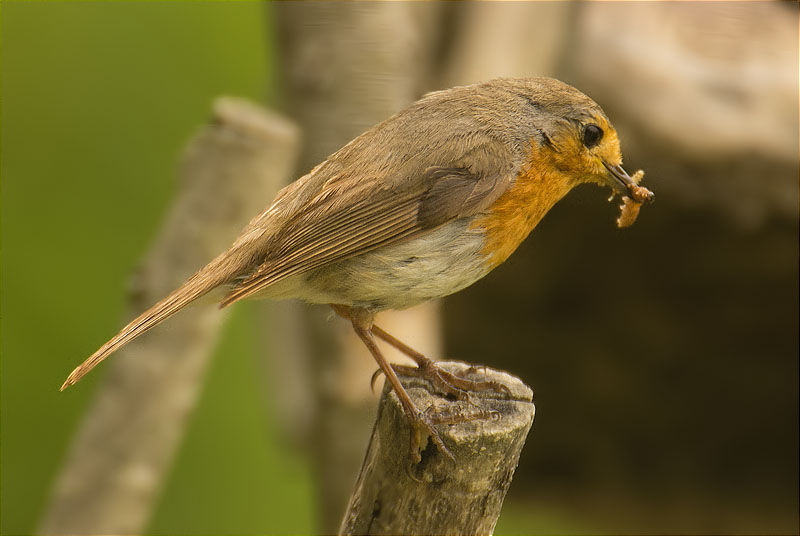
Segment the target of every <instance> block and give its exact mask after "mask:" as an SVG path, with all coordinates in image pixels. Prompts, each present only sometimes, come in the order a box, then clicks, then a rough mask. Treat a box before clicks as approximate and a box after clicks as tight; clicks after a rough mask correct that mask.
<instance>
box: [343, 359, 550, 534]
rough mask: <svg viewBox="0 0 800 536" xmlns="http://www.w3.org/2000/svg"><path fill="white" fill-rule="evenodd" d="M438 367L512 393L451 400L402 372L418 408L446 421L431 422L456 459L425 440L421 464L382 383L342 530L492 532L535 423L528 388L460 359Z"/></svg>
mask: <svg viewBox="0 0 800 536" xmlns="http://www.w3.org/2000/svg"><path fill="white" fill-rule="evenodd" d="M440 365H442V366H443V367H444V368H445V369H446V370H448V371H450V372H452V373H454V374H457V375H459V376H461V377H466V378H469V379H473V380H478V381H494V382H498V383H501V384H502V385H505V386H506V387H507V388H508V389H509V391H510V395H509V394H506V393H502V392H495V391H485V392H473V393H470V400H452V399H449V398H447V397H445V396H444V395H442V394H439V393H437V392H436V391H435V390H434V389H433V388H432V386H431V384H430V383H429V382H428V381H427V380H423V379H420V378H413V377H406V376H400V380H401V381H402V382H403V385H404V386H405V387H406V390H407V391H408V394H409V395H410V396H411V398H412V400H413V401H414V403H415V404H417V407H418V408H419V409H420V411H423V412H426V413H427V414H429V415H431V416H433V415H436V416H437V417H438V420H440V421H444V422H442V424H437V425H435V426H434V427H435V428H436V430H437V431H438V432H439V435H440V436H441V438H442V440H443V441H444V443H445V445H446V446H447V448H448V449H449V450H450V452H451V453H452V454H453V456H454V457H455V463H454V462H453V461H452V460H450V459H449V458H448V457H447V456H445V455H444V454H442V453H441V452H440V451H439V450H438V449H437V448H436V447H435V446H434V445H433V444H432V443H431V442H429V443H428V445H427V446H426V447H425V449H424V451H423V452H422V461H421V462H420V463H419V464H417V465H413V466H412V465H411V459H410V457H409V445H410V437H411V436H410V427H409V424H408V420H407V419H406V416H405V414H404V413H403V410H402V407H401V406H400V402H399V400H398V399H397V396H396V395H395V393H394V391H392V390H390V389H388V388H384V392H383V397H382V398H381V401H380V406H379V409H378V417H377V420H376V422H375V427H374V429H373V432H372V439H371V440H370V444H369V447H368V449H367V454H366V457H365V459H364V463H363V465H362V467H361V473H360V474H359V476H358V481H357V482H356V487H355V491H354V492H353V494H352V496H351V498H350V503H349V505H348V508H347V512H346V513H345V516H344V520H343V521H342V525H341V529H340V534H491V533H492V531H493V530H494V526H495V524H496V523H497V518H498V517H499V515H500V508H501V506H502V504H503V499H504V498H505V495H506V491H508V487H509V485H510V484H511V479H512V476H513V475H514V470H515V469H516V467H517V462H518V460H519V455H520V452H521V451H522V447H523V445H524V444H525V439H526V437H527V435H528V431H529V430H530V427H531V425H532V424H533V416H534V411H535V410H534V405H533V392H532V391H531V390H530V388H529V387H527V386H526V385H525V384H523V383H522V382H521V381H520V380H519V378H516V377H514V376H511V375H509V374H507V373H505V372H500V371H497V370H492V369H488V368H486V369H484V368H483V367H471V366H470V365H468V364H466V363H460V362H446V363H440ZM463 417H466V420H465V419H463ZM434 419H435V418H434ZM448 421H449V423H448ZM460 421H463V422H460Z"/></svg>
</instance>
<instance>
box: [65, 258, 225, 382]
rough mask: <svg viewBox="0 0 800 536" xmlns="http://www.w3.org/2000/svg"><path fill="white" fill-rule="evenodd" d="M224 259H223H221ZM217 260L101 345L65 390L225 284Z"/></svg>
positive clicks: (77, 371) (74, 372)
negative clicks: (160, 324)
mask: <svg viewBox="0 0 800 536" xmlns="http://www.w3.org/2000/svg"><path fill="white" fill-rule="evenodd" d="M217 260H220V259H217ZM224 272H225V270H221V269H220V266H219V265H218V264H217V263H216V262H212V263H211V264H209V265H208V266H206V267H205V268H203V269H201V270H200V271H199V272H197V273H196V274H194V275H193V276H192V277H190V278H189V279H188V280H187V281H186V282H185V283H183V284H182V285H181V286H180V287H178V288H177V289H175V290H174V291H172V292H171V293H170V294H169V295H168V296H167V297H166V298H164V299H163V300H161V301H159V302H158V303H156V304H155V305H153V306H152V307H151V308H150V309H148V310H147V311H145V312H144V313H142V314H141V315H139V316H138V317H136V319H134V320H133V321H132V322H131V323H130V324H128V325H127V326H125V327H124V328H122V330H120V332H119V333H117V334H116V335H115V336H114V337H113V338H112V339H111V340H109V341H108V342H107V343H105V344H104V345H103V346H101V347H100V349H99V350H97V351H96V352H95V353H93V354H92V355H91V356H89V358H88V359H86V361H84V362H83V363H81V364H80V365H79V366H78V367H77V368H76V369H75V370H73V371H72V373H70V375H69V377H67V380H66V381H65V382H64V384H63V385H62V386H61V390H62V391H63V390H64V389H66V388H67V387H69V386H70V385H73V384H74V383H76V382H77V381H78V380H80V379H81V378H83V377H84V376H85V375H86V374H87V373H88V372H89V371H90V370H92V369H93V368H94V367H96V366H97V365H98V364H99V363H100V362H101V361H103V360H104V359H105V358H106V357H108V356H109V355H111V354H112V353H114V352H115V351H117V350H119V349H120V348H122V347H123V346H125V345H126V344H128V343H129V342H131V341H132V340H133V339H135V338H136V337H138V336H139V335H141V334H143V333H144V332H146V331H148V330H149V329H150V328H152V327H153V326H155V325H156V324H158V323H160V322H162V321H163V320H166V319H167V318H169V317H170V316H172V315H173V314H175V313H177V312H178V311H180V310H181V309H183V308H184V307H186V306H187V305H189V304H190V303H191V302H193V301H194V300H196V299H197V298H200V297H201V296H203V295H204V294H207V293H208V292H210V291H211V290H213V289H214V288H216V287H218V286H219V285H221V284H223V283H225V282H226V281H227V280H228V279H229V277H227V275H226V274H224Z"/></svg>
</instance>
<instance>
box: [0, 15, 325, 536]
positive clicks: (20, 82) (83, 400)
mask: <svg viewBox="0 0 800 536" xmlns="http://www.w3.org/2000/svg"><path fill="white" fill-rule="evenodd" d="M267 45H268V42H267V40H266V39H265V38H264V11H263V8H262V6H261V5H260V4H257V3H231V4H228V3H195V2H192V3H185V4H184V3H172V2H156V3H149V2H148V3H143V2H130V3H127V2H113V3H105V2H3V5H2V67H1V68H2V99H1V100H0V105H1V106H2V111H1V114H2V375H1V376H2V410H1V411H2V444H1V446H0V448H2V459H1V463H2V471H1V474H2V477H1V478H2V500H1V501H0V504H1V506H0V508H2V511H1V512H0V513H1V515H0V518H2V525H0V532H2V533H3V534H25V533H32V532H33V531H34V530H35V527H36V522H37V518H38V517H39V516H40V514H41V510H42V508H43V507H44V505H45V501H46V497H47V492H48V490H49V487H50V485H51V484H52V481H53V478H54V476H55V474H56V471H57V469H58V467H59V465H60V463H61V462H62V461H63V457H64V455H65V452H66V448H67V446H68V443H69V440H70V438H71V436H72V434H73V432H74V430H75V426H76V424H77V421H78V419H79V418H80V417H81V415H82V412H83V410H84V409H85V407H86V404H87V401H88V399H89V398H90V397H91V394H92V391H93V387H94V385H95V384H96V382H97V381H98V380H99V379H100V377H101V376H102V374H103V370H98V371H97V372H98V374H97V375H92V377H90V378H87V379H86V381H85V383H83V382H82V384H81V385H79V386H78V388H77V389H70V390H68V391H65V392H64V393H59V392H58V386H59V385H60V382H61V381H63V378H64V376H65V374H67V373H68V372H69V371H70V369H71V368H72V367H73V366H74V365H76V364H77V363H78V362H80V361H81V360H82V359H83V358H84V357H86V355H88V354H89V353H91V352H92V351H93V350H94V349H95V347H96V346H98V345H99V344H101V343H102V342H103V341H104V340H105V339H106V338H107V337H108V336H109V334H111V333H113V332H115V330H116V329H117V328H118V327H119V326H120V323H121V322H122V320H123V318H122V311H123V304H124V300H125V295H126V288H125V285H126V281H127V280H128V278H129V275H130V274H131V270H132V268H133V267H134V266H135V264H136V262H137V260H138V259H139V258H140V257H141V255H142V253H143V252H144V251H145V250H146V248H147V246H148V242H149V240H150V239H151V237H152V236H153V235H154V233H155V230H156V229H157V228H158V226H159V225H160V219H161V216H162V214H163V213H164V211H165V208H166V207H167V205H168V204H169V202H170V197H171V195H172V193H173V191H174V187H175V173H174V171H175V168H176V162H177V160H178V156H179V152H180V150H181V148H182V146H183V144H184V143H185V142H186V141H187V139H188V138H189V136H190V135H191V134H192V133H193V131H194V130H195V129H196V128H197V127H198V125H200V124H201V123H202V122H204V121H205V120H206V118H207V117H208V115H209V110H210V104H211V102H212V99H213V98H214V97H216V96H218V95H220V94H235V95H241V96H247V97H250V98H253V99H257V100H261V99H263V98H264V96H265V95H269V94H271V88H272V87H273V84H272V83H271V82H270V80H271V77H272V76H273V74H272V69H271V67H270V65H271V59H270V58H269V55H268V48H267ZM246 310H247V307H245V308H243V309H242V310H240V311H237V312H236V314H234V317H233V318H232V323H231V325H230V326H229V327H230V329H229V330H228V332H227V336H225V337H224V340H223V342H222V343H221V345H220V346H221V347H220V349H219V354H221V355H224V356H225V360H224V361H222V360H216V361H215V362H214V364H213V366H212V370H211V374H210V375H209V380H208V385H206V387H205V390H204V393H203V396H202V399H201V401H200V405H199V409H198V411H197V412H196V413H195V416H194V418H193V420H192V424H191V426H190V429H189V431H188V434H187V437H186V441H185V442H184V447H183V448H182V450H181V452H180V453H179V454H178V459H177V463H176V466H175V468H174V470H173V472H172V475H171V476H170V478H169V479H168V482H167V483H166V489H165V491H164V496H163V500H162V503H161V507H160V508H159V509H158V511H157V512H156V514H155V517H154V519H153V521H152V524H151V526H150V529H149V531H152V532H161V533H165V532H172V533H183V534H185V533H223V532H224V533H231V532H234V533H235V532H250V533H255V532H264V531H275V532H308V531H311V530H312V526H313V518H312V517H311V515H310V511H309V509H310V505H311V502H310V497H311V488H310V481H309V472H308V469H307V466H306V465H305V464H304V463H303V462H302V460H301V459H299V458H298V457H297V456H296V455H294V454H293V453H291V452H289V451H288V449H287V447H285V446H284V445H282V443H281V440H280V438H279V437H278V436H277V435H276V434H275V433H274V432H272V431H271V430H272V428H271V426H272V424H271V423H272V422H273V421H272V419H271V418H270V417H269V412H266V411H264V408H265V406H264V403H263V402H264V400H265V397H264V396H262V393H261V392H260V390H261V389H262V386H263V384H262V382H260V381H258V376H259V375H260V373H261V371H260V369H259V368H258V363H257V361H256V360H255V354H254V352H253V350H252V348H253V344H252V343H251V341H252V339H253V336H254V330H255V329H257V326H255V325H254V324H253V322H252V320H251V319H250V317H249V316H248V315H247V312H246ZM167 329H169V328H168V327H167Z"/></svg>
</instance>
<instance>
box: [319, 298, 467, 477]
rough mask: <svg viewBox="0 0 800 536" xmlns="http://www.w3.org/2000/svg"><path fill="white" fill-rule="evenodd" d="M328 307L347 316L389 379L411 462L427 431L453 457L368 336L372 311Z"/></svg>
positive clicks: (418, 459) (434, 441) (417, 453)
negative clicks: (400, 412) (407, 433)
mask: <svg viewBox="0 0 800 536" xmlns="http://www.w3.org/2000/svg"><path fill="white" fill-rule="evenodd" d="M332 307H333V310H334V311H336V313H337V314H339V315H341V316H344V317H345V318H349V319H350V322H351V323H352V324H353V329H354V330H355V332H356V335H358V336H359V338H360V339H361V340H362V341H363V343H364V345H366V347H367V349H368V350H369V351H370V353H371V354H372V357H374V358H375V361H377V362H378V366H379V367H380V369H381V370H382V371H383V374H384V375H385V376H386V378H387V379H388V380H389V383H390V384H391V385H392V388H393V389H394V392H395V394H397V398H398V399H399V400H400V404H401V405H402V406H403V411H404V412H405V414H406V417H407V418H408V422H409V425H410V427H411V457H412V458H413V460H414V463H419V462H420V461H421V460H422V457H421V456H420V446H421V442H422V433H425V434H427V435H428V436H429V437H430V438H431V441H433V443H434V444H435V445H436V446H437V447H438V448H439V449H440V450H441V451H442V453H444V454H445V455H446V456H447V457H448V458H450V459H451V460H453V461H454V458H453V455H452V454H451V453H450V451H449V450H448V449H447V447H445V445H444V443H443V442H442V439H441V438H440V437H439V434H438V433H437V432H436V430H434V429H433V426H431V424H430V422H428V420H427V418H426V417H425V416H424V415H423V414H422V413H421V412H420V411H419V409H417V406H416V405H415V404H414V402H413V401H412V400H411V398H410V397H409V396H408V393H407V392H406V390H405V388H404V387H403V385H402V384H401V383H400V380H399V379H398V377H397V374H395V371H394V369H392V366H391V365H390V364H389V363H388V362H387V361H386V359H385V358H384V357H383V354H382V353H381V351H380V348H378V345H377V343H376V342H375V339H374V337H373V336H372V329H373V325H372V322H373V319H374V318H375V314H374V313H371V312H369V311H367V310H365V309H357V308H350V307H344V306H341V305H336V306H332Z"/></svg>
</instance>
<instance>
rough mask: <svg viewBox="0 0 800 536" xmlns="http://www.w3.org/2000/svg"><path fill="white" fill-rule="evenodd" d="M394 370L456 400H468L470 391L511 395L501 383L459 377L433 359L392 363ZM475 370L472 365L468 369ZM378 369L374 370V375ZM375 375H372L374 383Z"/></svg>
mask: <svg viewBox="0 0 800 536" xmlns="http://www.w3.org/2000/svg"><path fill="white" fill-rule="evenodd" d="M392 368H393V369H394V371H395V372H396V373H397V374H399V375H401V376H409V377H412V378H422V379H424V380H427V381H428V382H430V384H431V385H432V386H433V387H434V389H436V390H437V391H438V392H440V393H442V394H444V395H446V396H449V397H452V398H455V399H456V400H470V397H469V393H470V392H483V391H494V392H497V393H504V394H506V395H509V396H510V395H511V391H510V390H509V388H508V387H507V386H505V385H503V384H501V383H498V382H494V381H477V380H470V379H468V378H461V377H459V376H456V375H455V374H452V373H451V372H448V371H446V370H444V369H443V368H442V367H440V366H439V365H437V364H436V362H435V361H432V360H430V359H425V360H424V361H421V362H420V363H419V365H418V366H416V367H414V366H408V365H396V364H393V365H392ZM474 370H477V369H476V368H474V367H472V368H471V369H470V371H474ZM379 372H380V371H378V372H376V375H377V374H378V373H379ZM375 378H376V376H373V378H372V381H373V383H374V381H375Z"/></svg>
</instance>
